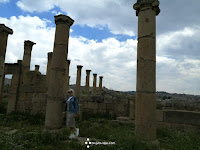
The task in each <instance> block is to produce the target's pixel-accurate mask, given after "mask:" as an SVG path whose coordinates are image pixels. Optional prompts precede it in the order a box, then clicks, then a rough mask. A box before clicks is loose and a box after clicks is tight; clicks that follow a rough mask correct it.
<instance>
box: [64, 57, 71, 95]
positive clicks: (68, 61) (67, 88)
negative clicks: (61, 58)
mask: <svg viewBox="0 0 200 150" xmlns="http://www.w3.org/2000/svg"><path fill="white" fill-rule="evenodd" d="M69 66H70V60H67V64H66V89H65V93H66V95H67V94H68V93H67V91H68V90H69Z"/></svg>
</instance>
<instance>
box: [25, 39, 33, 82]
mask: <svg viewBox="0 0 200 150" xmlns="http://www.w3.org/2000/svg"><path fill="white" fill-rule="evenodd" d="M35 44H36V43H34V42H32V41H29V40H27V41H24V56H23V61H22V71H23V78H22V82H23V84H25V83H24V81H25V80H26V79H25V78H26V75H25V74H26V72H27V71H30V64H31V52H32V48H33V45H35Z"/></svg>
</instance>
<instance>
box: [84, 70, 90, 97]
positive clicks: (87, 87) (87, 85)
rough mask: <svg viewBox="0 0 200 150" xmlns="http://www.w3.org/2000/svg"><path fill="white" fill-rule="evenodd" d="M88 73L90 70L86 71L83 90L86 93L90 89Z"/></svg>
mask: <svg viewBox="0 0 200 150" xmlns="http://www.w3.org/2000/svg"><path fill="white" fill-rule="evenodd" d="M90 72H91V70H86V80H85V90H86V92H88V93H89V88H90Z"/></svg>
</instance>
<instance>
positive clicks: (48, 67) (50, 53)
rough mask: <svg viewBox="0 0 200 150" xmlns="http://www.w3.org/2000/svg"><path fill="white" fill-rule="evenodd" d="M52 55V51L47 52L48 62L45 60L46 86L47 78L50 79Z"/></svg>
mask: <svg viewBox="0 0 200 150" xmlns="http://www.w3.org/2000/svg"><path fill="white" fill-rule="evenodd" d="M52 56H53V53H52V52H49V53H48V62H47V72H46V75H47V87H48V84H49V80H50V69H51V61H52Z"/></svg>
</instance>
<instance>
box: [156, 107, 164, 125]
mask: <svg viewBox="0 0 200 150" xmlns="http://www.w3.org/2000/svg"><path fill="white" fill-rule="evenodd" d="M156 121H158V122H163V111H162V110H158V109H157V110H156Z"/></svg>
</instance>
